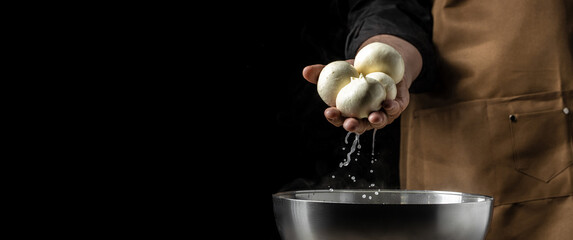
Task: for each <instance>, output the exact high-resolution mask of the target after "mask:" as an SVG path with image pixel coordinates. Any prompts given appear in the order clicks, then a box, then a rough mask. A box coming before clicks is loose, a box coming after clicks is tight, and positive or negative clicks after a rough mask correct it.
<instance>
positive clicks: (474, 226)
mask: <svg viewBox="0 0 573 240" xmlns="http://www.w3.org/2000/svg"><path fill="white" fill-rule="evenodd" d="M273 205H274V212H275V219H276V223H277V227H278V229H279V233H280V235H281V237H282V239H283V240H354V239H356V240H362V239H393V240H401V239H416V240H421V239H431V240H438V239H442V240H443V239H452V240H456V239H460V240H473V239H484V238H485V235H486V233H487V229H488V226H489V223H490V221H491V214H492V210H493V198H491V197H488V196H483V195H475V194H466V193H459V192H445V191H408V190H370V189H368V190H330V191H329V190H305V191H292V192H281V193H277V194H274V195H273Z"/></svg>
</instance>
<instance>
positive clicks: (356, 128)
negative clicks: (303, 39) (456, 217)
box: [302, 34, 422, 133]
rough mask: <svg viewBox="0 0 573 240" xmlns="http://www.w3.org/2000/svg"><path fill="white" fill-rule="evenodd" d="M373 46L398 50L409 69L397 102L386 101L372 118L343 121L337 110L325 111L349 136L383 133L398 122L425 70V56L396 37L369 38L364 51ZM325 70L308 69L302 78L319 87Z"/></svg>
mask: <svg viewBox="0 0 573 240" xmlns="http://www.w3.org/2000/svg"><path fill="white" fill-rule="evenodd" d="M372 42H382V43H386V44H388V45H390V46H392V47H394V48H395V49H396V50H397V51H398V52H399V53H400V55H402V58H403V59H404V65H405V67H406V68H405V72H404V78H403V79H402V81H400V82H399V83H398V84H397V85H396V88H397V90H398V92H397V95H396V99H394V100H384V101H383V102H382V109H380V111H376V112H372V113H370V114H369V115H368V118H363V119H356V118H346V117H343V116H342V114H341V112H340V111H339V110H338V109H336V108H335V107H329V108H327V109H326V110H324V116H325V117H326V119H327V120H328V121H329V122H330V123H331V124H332V125H334V126H337V127H340V126H342V127H344V129H346V130H347V131H349V132H355V133H363V132H365V131H367V130H370V129H374V128H376V129H380V128H383V127H385V126H386V125H388V124H390V123H392V122H393V121H394V120H395V119H396V118H398V117H399V116H400V114H401V113H402V112H403V111H404V110H405V109H406V107H407V106H408V104H409V103H410V93H409V92H408V89H409V88H410V85H411V84H412V82H413V81H414V79H416V77H418V74H419V73H420V71H421V69H422V55H420V52H419V51H418V49H416V47H414V46H413V45H412V44H410V43H409V42H407V41H405V40H403V39H401V38H398V37H396V36H392V35H384V34H382V35H376V36H373V37H371V38H369V39H368V40H366V41H365V42H364V43H363V44H362V46H361V47H364V46H366V45H368V44H369V43H372ZM346 61H347V62H349V63H350V64H353V63H354V60H353V59H349V60H346ZM324 66H325V65H322V64H316V65H310V66H307V67H305V68H304V69H303V70H302V75H303V77H304V78H305V79H306V80H307V81H309V82H311V83H314V84H316V83H317V82H318V76H319V75H320V71H322V69H323V68H324Z"/></svg>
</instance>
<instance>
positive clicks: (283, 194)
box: [272, 189, 494, 205]
mask: <svg viewBox="0 0 573 240" xmlns="http://www.w3.org/2000/svg"><path fill="white" fill-rule="evenodd" d="M332 192H341V193H344V192H347V193H357V192H372V193H373V192H380V193H383V192H386V193H414V194H416V193H426V194H427V193H431V194H448V195H461V196H467V197H473V198H483V199H485V200H484V201H479V202H462V203H434V204H396V203H385V204H383V205H448V204H475V203H493V200H494V199H493V197H491V196H487V195H482V194H474V193H463V192H454V191H438V190H398V189H380V190H374V189H338V190H333V191H330V190H328V189H317V190H297V191H285V192H278V193H275V194H273V195H272V196H273V198H274V199H285V200H288V201H297V202H316V203H331V204H372V205H382V204H380V203H357V202H353V203H350V202H337V201H328V200H311V199H297V198H290V197H287V196H288V195H295V194H299V193H332Z"/></svg>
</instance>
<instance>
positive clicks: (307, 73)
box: [302, 64, 325, 84]
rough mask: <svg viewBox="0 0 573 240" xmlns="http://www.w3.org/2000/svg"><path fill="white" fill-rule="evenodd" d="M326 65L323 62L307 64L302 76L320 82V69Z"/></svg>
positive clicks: (312, 81) (310, 80)
mask: <svg viewBox="0 0 573 240" xmlns="http://www.w3.org/2000/svg"><path fill="white" fill-rule="evenodd" d="M324 66H325V65H322V64H315V65H310V66H306V67H305V68H304V69H302V77H304V79H306V80H307V81H309V82H311V83H314V84H316V83H317V82H318V76H319V75H320V71H322V69H323V68H324Z"/></svg>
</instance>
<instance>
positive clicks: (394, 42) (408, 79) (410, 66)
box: [360, 34, 423, 88]
mask: <svg viewBox="0 0 573 240" xmlns="http://www.w3.org/2000/svg"><path fill="white" fill-rule="evenodd" d="M372 42H382V43H385V44H388V45H390V46H392V47H393V48H395V49H396V50H397V51H398V52H399V53H400V55H401V56H402V58H403V59H404V66H405V70H404V78H403V79H402V81H404V83H405V84H406V86H407V87H408V88H410V86H411V85H412V83H413V82H414V80H415V79H416V78H417V77H418V75H419V74H420V71H421V70H422V65H423V61H422V55H421V54H420V52H419V51H418V49H417V48H416V47H414V45H412V44H410V43H409V42H407V41H406V40H403V39H401V38H399V37H396V36H393V35H388V34H380V35H375V36H373V37H371V38H369V39H367V40H366V41H364V43H362V45H360V49H362V48H363V47H364V46H366V45H368V44H369V43H372Z"/></svg>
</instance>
